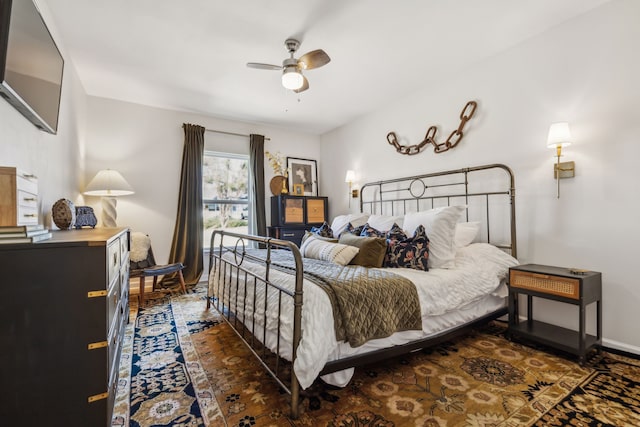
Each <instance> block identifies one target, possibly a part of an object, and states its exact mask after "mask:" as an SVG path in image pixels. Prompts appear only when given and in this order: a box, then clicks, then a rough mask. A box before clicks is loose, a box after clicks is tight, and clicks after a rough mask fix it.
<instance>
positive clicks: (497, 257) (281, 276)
mask: <svg viewBox="0 0 640 427" xmlns="http://www.w3.org/2000/svg"><path fill="white" fill-rule="evenodd" d="M224 257H225V259H228V260H230V261H231V262H233V255H232V254H231V253H227V254H225V255H224ZM455 264H456V267H455V268H453V269H431V270H429V271H428V272H424V271H418V270H412V269H405V268H397V269H393V272H394V273H397V274H400V275H402V276H404V277H406V278H408V279H409V280H411V281H412V282H413V283H414V284H415V285H416V289H417V291H418V297H419V299H420V307H421V313H422V319H423V330H422V331H405V332H399V333H396V334H393V335H392V336H391V337H389V338H385V339H383V340H375V341H376V342H371V343H367V344H365V345H364V346H362V347H358V348H355V349H354V348H352V347H350V346H349V344H348V343H338V342H337V341H336V339H335V333H334V327H333V315H332V308H331V304H330V302H329V298H328V296H327V294H326V293H325V292H324V291H323V290H322V289H321V288H319V287H318V286H316V285H315V284H314V283H313V282H311V281H308V280H306V279H305V281H304V285H303V286H304V299H303V306H302V338H301V340H300V345H299V346H298V350H297V357H296V361H295V362H294V371H295V373H296V376H297V377H298V381H299V382H300V385H301V387H302V388H303V389H305V388H307V387H309V386H310V385H311V384H312V383H313V381H314V380H315V379H316V378H317V376H318V374H319V373H320V371H321V370H322V368H323V367H324V365H325V364H326V363H327V362H328V361H331V360H336V359H339V358H340V357H344V356H346V355H352V354H356V353H361V352H366V351H368V350H370V349H372V348H380V347H381V346H391V345H397V344H401V343H404V342H408V341H410V340H414V339H418V338H421V337H425V336H428V335H431V334H433V333H434V332H437V331H439V330H442V329H443V328H444V329H446V328H447V327H451V326H454V325H455V324H458V323H460V322H466V321H469V320H470V319H471V318H474V317H477V316H481V315H482V314H485V311H491V310H492V309H495V308H497V307H496V304H497V305H498V306H500V305H504V297H505V289H504V285H503V284H502V281H503V279H504V278H505V277H506V275H507V272H508V269H509V267H511V266H514V265H517V264H518V262H517V260H516V259H515V258H513V257H511V256H510V255H508V254H506V253H505V252H503V251H502V250H500V249H498V248H496V247H495V246H492V245H489V244H486V243H474V244H471V245H469V246H466V247H464V248H461V249H459V250H458V252H457V254H456V260H455ZM242 266H243V267H244V268H246V269H248V270H250V271H252V272H255V273H256V274H258V275H259V276H260V277H262V275H263V272H264V267H263V266H262V265H258V264H251V263H249V262H247V261H246V260H245V262H244V263H243V265H242ZM227 270H228V269H227ZM229 275H230V276H231V279H232V280H229ZM218 277H219V276H218V274H213V272H212V274H210V276H209V295H213V296H216V297H220V295H217V294H216V292H217V291H216V289H217V285H218ZM243 278H244V273H242V272H241V273H240V280H241V282H242V280H243ZM270 280H271V282H273V283H275V284H277V285H278V286H281V287H283V288H285V289H289V290H291V291H293V287H294V277H293V275H291V274H287V273H284V272H281V271H278V270H276V269H271V270H270ZM247 282H248V283H247V295H248V297H247V301H244V299H243V298H242V297H241V296H237V297H236V292H235V283H236V277H235V272H232V273H229V272H228V271H227V280H226V288H225V292H224V295H222V300H223V301H224V302H225V304H229V305H231V309H232V310H233V311H234V312H236V313H238V318H239V319H240V320H243V321H244V324H245V325H246V326H247V328H249V329H250V330H251V329H252V328H253V325H254V324H255V330H256V334H255V335H256V336H257V337H258V338H259V339H260V340H261V341H262V335H263V325H264V323H265V322H264V289H263V286H260V285H258V289H257V290H256V300H257V301H258V304H257V308H256V316H255V319H253V317H252V314H251V313H252V311H253V309H252V307H253V291H254V290H253V280H247ZM221 283H222V281H221ZM242 288H243V286H241V289H242ZM229 289H231V292H230V293H229ZM267 294H268V298H267V304H268V307H269V309H268V310H267V320H266V323H267V331H266V339H265V341H266V345H267V347H269V348H270V349H271V350H272V351H274V352H278V353H279V354H280V355H281V356H282V357H284V358H285V359H287V360H291V347H292V346H291V340H292V336H293V332H292V331H293V301H292V300H291V299H290V298H289V297H288V296H283V298H282V301H283V302H282V304H281V305H282V307H281V314H280V318H281V331H280V347H279V348H278V340H277V339H276V338H277V337H276V335H277V333H276V327H277V313H278V311H277V307H278V294H277V292H275V291H273V290H269V291H267ZM229 295H231V298H229ZM492 298H493V299H492ZM229 299H230V300H231V301H230V302H229V301H228V300H229ZM487 299H490V300H491V302H490V303H489V308H486V309H485V308H484V307H485V306H486V304H485V303H484V301H485V300H487ZM496 301H497V302H496ZM480 303H482V304H480ZM477 305H482V307H476V306H477ZM242 312H244V314H243V313H242ZM450 324H452V325H450ZM368 344H371V345H368ZM352 374H353V369H348V370H345V371H340V372H337V373H335V374H330V375H325V376H323V377H322V379H323V380H325V381H326V382H329V383H331V384H334V385H337V386H344V385H346V384H347V383H348V382H349V380H350V378H351V376H352Z"/></svg>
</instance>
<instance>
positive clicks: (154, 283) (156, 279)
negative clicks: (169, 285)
mask: <svg viewBox="0 0 640 427" xmlns="http://www.w3.org/2000/svg"><path fill="white" fill-rule="evenodd" d="M157 284H158V276H153V286H152V287H151V290H152V291H155V290H156V285H157Z"/></svg>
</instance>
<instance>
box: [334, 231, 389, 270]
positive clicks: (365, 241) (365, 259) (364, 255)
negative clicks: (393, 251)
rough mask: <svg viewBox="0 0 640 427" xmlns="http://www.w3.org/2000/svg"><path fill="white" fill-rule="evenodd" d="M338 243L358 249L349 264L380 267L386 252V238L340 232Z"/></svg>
mask: <svg viewBox="0 0 640 427" xmlns="http://www.w3.org/2000/svg"><path fill="white" fill-rule="evenodd" d="M340 243H342V244H344V245H349V246H355V247H357V248H359V249H360V251H359V252H358V254H357V255H356V256H355V257H354V258H353V259H352V260H351V262H350V263H349V264H354V265H361V266H363V267H382V263H383V262H384V257H385V254H386V253H387V240H386V239H385V238H383V237H363V236H354V235H353V234H349V233H342V235H341V236H340Z"/></svg>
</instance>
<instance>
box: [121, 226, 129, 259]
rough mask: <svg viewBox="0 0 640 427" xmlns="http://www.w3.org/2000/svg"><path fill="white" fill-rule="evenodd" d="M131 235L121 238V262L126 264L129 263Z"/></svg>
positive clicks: (127, 234)
mask: <svg viewBox="0 0 640 427" xmlns="http://www.w3.org/2000/svg"><path fill="white" fill-rule="evenodd" d="M128 255H129V233H124V234H123V235H122V236H120V262H121V263H122V264H126V263H128V262H129V258H128Z"/></svg>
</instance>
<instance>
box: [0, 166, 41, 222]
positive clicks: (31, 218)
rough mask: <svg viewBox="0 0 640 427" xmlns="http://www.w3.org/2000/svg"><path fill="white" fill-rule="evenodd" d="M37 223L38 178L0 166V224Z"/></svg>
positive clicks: (12, 168)
mask: <svg viewBox="0 0 640 427" xmlns="http://www.w3.org/2000/svg"><path fill="white" fill-rule="evenodd" d="M33 224H38V178H36V176H35V175H32V174H29V173H26V172H21V171H19V170H17V169H16V168H14V167H0V226H17V225H33Z"/></svg>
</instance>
